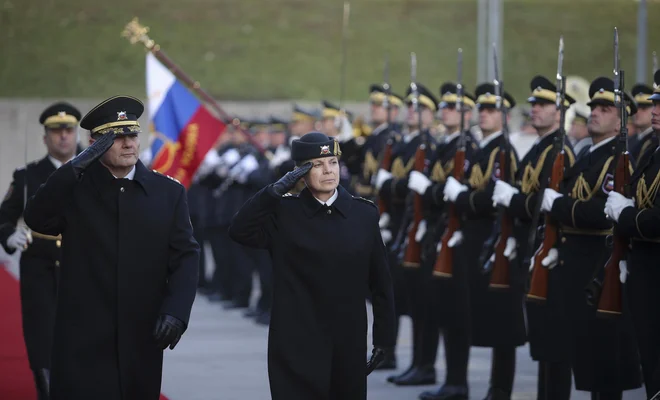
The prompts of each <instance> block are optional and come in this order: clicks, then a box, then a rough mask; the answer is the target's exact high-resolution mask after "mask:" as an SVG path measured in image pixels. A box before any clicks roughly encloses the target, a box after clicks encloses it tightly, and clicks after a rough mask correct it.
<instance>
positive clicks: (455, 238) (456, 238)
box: [436, 231, 463, 253]
mask: <svg viewBox="0 0 660 400" xmlns="http://www.w3.org/2000/svg"><path fill="white" fill-rule="evenodd" d="M461 243H463V232H461V231H456V232H454V234H453V235H451V237H450V238H449V240H447V247H449V248H454V247H456V246H459V245H460V244H461ZM436 250H437V251H438V253H440V250H442V240H441V241H439V242H438V247H436Z"/></svg>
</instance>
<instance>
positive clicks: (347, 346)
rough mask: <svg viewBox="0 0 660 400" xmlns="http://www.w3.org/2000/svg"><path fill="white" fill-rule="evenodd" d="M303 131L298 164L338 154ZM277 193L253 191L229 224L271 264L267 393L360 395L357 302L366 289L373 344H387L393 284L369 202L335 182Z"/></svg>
mask: <svg viewBox="0 0 660 400" xmlns="http://www.w3.org/2000/svg"><path fill="white" fill-rule="evenodd" d="M309 135H312V137H311V138H309V140H308V138H306V137H305V136H303V138H302V139H301V141H300V143H299V142H294V144H293V146H294V147H293V157H294V159H295V160H296V161H297V162H301V161H304V160H309V159H314V158H319V157H330V156H338V155H339V154H340V152H339V148H338V147H339V146H338V145H337V144H336V143H337V142H335V141H333V140H332V139H329V138H327V137H326V136H325V135H323V134H321V133H310V134H309ZM306 136H307V135H306ZM318 138H322V139H321V140H320V141H319V139H318ZM294 172H295V171H294ZM285 178H286V177H285ZM278 193H279V192H278V191H277V190H276V189H275V185H269V186H268V187H266V188H264V189H262V190H261V191H259V192H258V193H257V194H256V195H255V196H253V197H252V198H251V199H250V200H249V201H248V202H247V203H246V204H245V205H244V206H243V207H242V208H241V210H240V211H239V212H238V213H237V214H236V216H235V217H234V219H233V221H232V225H231V227H230V230H229V234H230V236H231V237H232V239H234V240H236V241H238V242H240V243H243V244H244V245H246V246H251V247H255V248H262V249H268V250H269V252H270V254H271V258H272V260H273V264H274V265H273V271H274V297H273V310H272V319H271V325H270V332H269V338H268V372H269V378H270V388H271V395H272V398H273V399H274V400H289V399H315V400H316V399H318V400H340V399H341V400H353V399H355V400H358V399H360V400H364V399H366V374H365V364H364V354H365V353H366V341H365V336H366V334H367V326H366V322H367V318H366V313H365V306H364V301H365V297H366V295H367V293H368V291H369V289H370V291H371V298H372V304H373V310H374V331H373V334H374V341H373V342H374V346H383V347H391V346H393V345H394V341H395V336H394V329H393V325H394V310H393V300H392V286H391V280H390V275H389V271H388V269H389V268H388V265H387V257H386V253H385V249H384V247H383V244H382V239H381V238H380V235H379V231H378V211H377V208H376V207H375V205H374V204H373V203H371V202H369V201H366V200H364V199H361V198H355V197H352V196H351V195H350V194H348V192H346V190H344V189H343V188H342V187H341V186H339V187H337V189H336V190H335V195H334V196H333V197H331V198H330V199H329V200H328V201H326V202H321V201H320V200H317V199H316V198H315V197H314V196H313V195H312V193H311V191H310V189H308V188H305V189H303V191H302V192H301V193H300V194H299V195H286V196H283V197H282V196H280V195H278ZM337 288H341V290H337Z"/></svg>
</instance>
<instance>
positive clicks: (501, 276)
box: [479, 43, 513, 289]
mask: <svg viewBox="0 0 660 400" xmlns="http://www.w3.org/2000/svg"><path fill="white" fill-rule="evenodd" d="M493 58H494V63H495V80H494V81H493V83H494V85H495V96H496V98H497V108H498V109H499V110H500V112H501V113H502V139H503V140H502V144H501V145H500V152H499V154H498V159H499V164H500V178H499V179H500V180H502V181H504V182H506V183H509V182H510V181H511V143H510V142H509V123H508V121H507V109H506V106H505V105H504V100H505V99H504V88H503V86H504V85H503V83H502V81H501V80H500V76H499V71H498V68H497V48H496V47H495V43H493ZM512 234H513V219H512V218H511V216H510V215H509V212H508V211H507V209H506V208H505V207H503V206H498V208H497V222H496V223H495V226H494V229H493V233H492V234H491V236H490V238H489V239H488V241H487V242H486V245H485V246H484V251H483V252H482V253H481V257H480V259H479V261H480V262H481V264H482V265H484V270H485V271H491V276H490V283H489V285H488V286H489V288H491V289H508V288H509V258H508V257H506V256H505V255H504V250H505V249H506V244H507V241H508V240H509V237H511V235H512ZM495 240H496V241H495ZM493 242H495V244H494V245H493ZM491 249H493V253H494V255H495V257H494V260H493V262H491V261H490V260H491V258H490V257H489V255H490V250H491Z"/></svg>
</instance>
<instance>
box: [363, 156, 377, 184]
mask: <svg viewBox="0 0 660 400" xmlns="http://www.w3.org/2000/svg"><path fill="white" fill-rule="evenodd" d="M379 167H380V165H379V164H378V160H377V159H376V157H374V153H373V152H372V151H371V150H367V153H366V154H365V156H364V168H363V170H362V177H363V178H364V179H366V180H368V179H370V178H371V177H372V176H373V175H374V174H375V173H377V172H378V168H379Z"/></svg>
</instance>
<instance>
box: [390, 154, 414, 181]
mask: <svg viewBox="0 0 660 400" xmlns="http://www.w3.org/2000/svg"><path fill="white" fill-rule="evenodd" d="M414 164H415V157H411V158H410V160H408V164H406V165H404V164H403V160H401V157H397V158H396V159H395V160H394V162H392V168H390V172H391V173H392V176H393V177H394V178H398V179H401V178H403V177H404V176H406V175H408V171H410V169H411V168H412V167H413V165H414Z"/></svg>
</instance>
